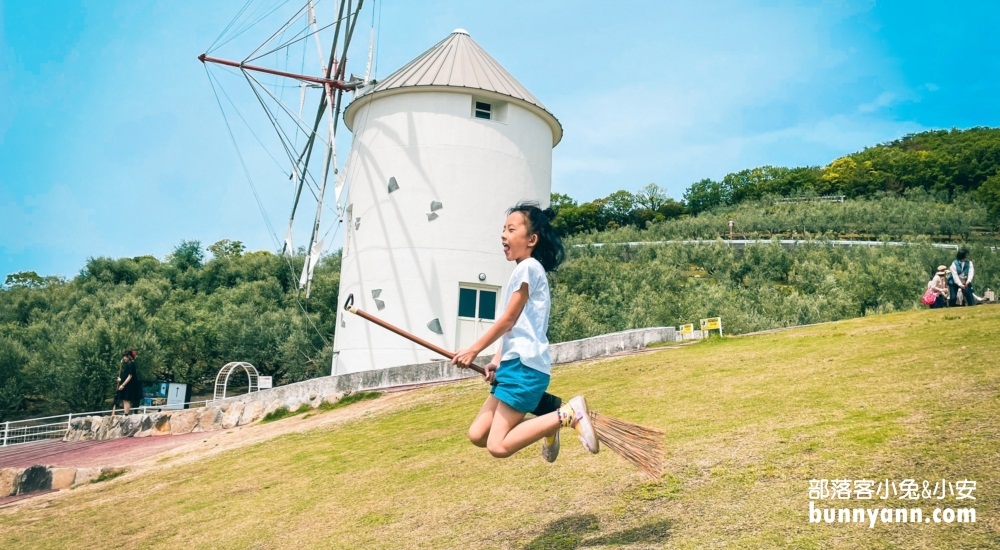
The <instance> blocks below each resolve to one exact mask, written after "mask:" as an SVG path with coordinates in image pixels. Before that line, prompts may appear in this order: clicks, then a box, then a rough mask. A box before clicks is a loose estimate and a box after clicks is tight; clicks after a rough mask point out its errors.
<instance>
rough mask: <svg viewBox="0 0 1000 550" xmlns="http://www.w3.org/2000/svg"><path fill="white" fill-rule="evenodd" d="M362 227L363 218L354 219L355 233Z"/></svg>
mask: <svg viewBox="0 0 1000 550" xmlns="http://www.w3.org/2000/svg"><path fill="white" fill-rule="evenodd" d="M359 227H361V218H354V229H355V231H356V230H357V229H358V228H359Z"/></svg>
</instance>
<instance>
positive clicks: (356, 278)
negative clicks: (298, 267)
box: [333, 91, 552, 374]
mask: <svg viewBox="0 0 1000 550" xmlns="http://www.w3.org/2000/svg"><path fill="white" fill-rule="evenodd" d="M472 102H473V96H472V95H470V94H467V93H448V92H440V91H437V92H433V91H432V92H410V93H398V94H393V95H387V96H385V97H376V98H374V99H372V100H371V101H370V102H369V103H367V104H366V105H364V106H362V107H361V108H360V110H359V111H358V112H357V114H356V115H355V117H354V119H353V120H354V122H355V128H354V130H355V131H356V134H355V135H354V138H353V145H352V148H351V153H350V155H349V158H348V169H349V178H350V188H349V191H348V203H349V204H350V205H351V212H352V219H351V220H347V221H345V223H346V224H347V231H346V232H345V239H346V242H345V247H344V250H345V253H344V258H343V260H342V267H341V285H340V296H341V300H343V299H344V298H346V297H347V295H348V294H350V293H353V294H354V296H355V300H356V301H357V302H356V303H357V304H358V305H359V307H361V309H364V310H365V311H368V312H369V313H371V314H373V315H376V316H378V317H379V318H381V319H384V320H385V321H387V322H390V323H392V324H394V325H396V326H398V327H400V328H402V329H404V330H408V331H410V332H413V333H414V334H416V335H418V336H421V337H422V338H425V339H427V340H429V341H431V342H433V343H435V344H438V345H440V346H441V347H444V348H445V349H451V350H453V349H456V348H457V347H458V344H459V341H458V335H459V329H460V327H459V318H458V306H459V287H460V286H462V285H466V286H469V285H472V286H475V285H481V286H484V287H494V288H502V286H503V285H504V284H505V283H506V281H507V278H508V277H509V276H510V272H511V271H512V270H513V267H514V266H513V264H511V263H510V262H507V261H506V259H505V258H504V257H503V250H502V248H501V246H500V229H501V227H502V224H503V221H504V218H505V215H506V214H505V212H506V210H507V209H508V208H510V207H511V206H513V205H514V204H516V203H517V202H520V201H524V200H533V201H537V202H539V203H541V204H542V205H543V206H546V205H547V204H548V200H549V195H550V192H551V170H552V131H551V129H550V126H549V125H548V123H546V122H545V121H544V120H542V119H541V118H539V117H538V116H537V115H536V114H534V113H533V112H531V111H529V110H527V109H524V108H521V107H520V106H519V105H517V104H516V103H513V102H512V103H510V104H508V105H506V107H505V117H504V120H503V121H494V120H481V119H477V118H474V117H473V114H472V105H473V103H472ZM362 121H364V122H363V123H362ZM390 178H395V181H396V183H397V185H398V188H397V189H396V190H395V191H392V192H389V180H390ZM432 203H439V204H440V206H439V207H438V206H437V205H432ZM435 208H436V209H435ZM480 274H484V275H485V280H480V277H479V276H480ZM375 289H381V296H380V297H379V299H380V300H381V301H382V302H383V309H381V310H380V309H378V308H377V306H376V303H375V302H374V300H373V299H372V294H371V292H372V290H375ZM497 307H498V308H500V307H501V306H499V305H498V306H497ZM433 319H438V320H439V324H440V325H441V333H440V334H436V333H434V332H431V331H430V330H429V329H428V328H427V323H428V322H430V321H432V320H433ZM340 321H341V322H338V324H337V332H336V336H335V341H334V347H335V349H336V350H337V351H338V354H337V355H336V356H335V357H336V358H335V360H334V367H333V373H334V374H344V373H350V372H361V371H366V370H373V369H382V368H389V367H394V366H400V365H407V364H414V363H422V362H427V361H430V360H432V359H433V358H435V357H436V355H435V354H434V353H433V352H430V351H427V350H424V349H423V348H421V347H420V346H418V345H416V344H412V343H410V342H409V341H407V340H405V339H403V338H401V337H399V336H398V335H395V334H392V333H391V332H389V331H387V330H385V329H383V328H382V327H378V326H376V325H373V324H372V323H369V322H368V321H365V320H364V319H361V318H360V317H356V316H352V315H350V314H347V315H346V316H345V315H342V318H341V320H340ZM481 326H482V324H480V327H481ZM464 333H465V334H468V330H466V331H464Z"/></svg>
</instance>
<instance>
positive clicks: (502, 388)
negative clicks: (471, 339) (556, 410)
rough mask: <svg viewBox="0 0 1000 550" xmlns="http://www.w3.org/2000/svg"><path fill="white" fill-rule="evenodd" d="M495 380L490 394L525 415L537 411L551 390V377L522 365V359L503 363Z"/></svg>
mask: <svg viewBox="0 0 1000 550" xmlns="http://www.w3.org/2000/svg"><path fill="white" fill-rule="evenodd" d="M494 380H495V383H494V384H493V385H492V386H491V387H490V393H492V394H493V396H494V397H496V398H497V399H499V400H500V401H503V402H504V403H506V404H507V405H509V406H510V408H512V409H514V410H515V411H517V412H523V413H525V414H527V413H529V412H531V411H533V410H535V407H537V406H538V402H539V401H541V400H542V395H543V394H544V393H545V390H547V389H549V375H547V374H545V373H544V372H541V371H537V370H535V369H533V368H531V367H526V366H524V365H522V364H521V360H520V359H508V360H507V361H501V362H500V368H498V369H497V372H496V376H495V378H494Z"/></svg>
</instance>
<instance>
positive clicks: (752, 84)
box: [0, 0, 1000, 283]
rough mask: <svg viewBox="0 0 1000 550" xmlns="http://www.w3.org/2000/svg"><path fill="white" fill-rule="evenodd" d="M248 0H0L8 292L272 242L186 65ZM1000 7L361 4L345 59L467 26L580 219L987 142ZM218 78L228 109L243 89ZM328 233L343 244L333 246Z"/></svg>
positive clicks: (270, 194)
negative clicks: (597, 211)
mask: <svg viewBox="0 0 1000 550" xmlns="http://www.w3.org/2000/svg"><path fill="white" fill-rule="evenodd" d="M272 3H273V4H281V2H279V1H274V2H272ZM243 5H244V2H243V1H242V0H240V1H232V2H227V1H212V2H203V1H202V2H195V1H191V0H174V1H165V0H164V1H151V2H111V1H105V0H92V1H90V0H58V1H56V2H32V1H29V0H23V1H6V2H3V3H2V4H0V283H2V281H3V278H4V277H6V275H7V274H9V273H15V272H20V271H35V272H37V273H39V274H41V275H56V276H62V277H67V278H71V277H74V276H76V275H77V274H78V273H79V271H80V270H81V269H82V268H83V267H84V265H85V263H86V261H87V259H88V258H90V257H100V256H106V257H112V258H120V257H130V256H140V255H147V254H149V255H153V256H156V257H158V258H160V259H164V258H165V257H166V256H167V255H168V254H169V253H170V252H171V251H172V250H173V249H174V248H175V247H176V246H177V245H178V244H180V243H181V242H182V241H185V240H197V241H200V242H201V243H202V244H203V245H205V246H207V245H209V244H212V243H214V242H216V241H218V240H221V239H232V240H239V241H242V242H243V243H244V244H245V245H246V247H247V248H248V249H250V250H272V251H274V250H276V248H277V247H279V246H280V238H281V237H282V236H283V233H284V229H283V226H284V224H285V223H286V218H287V216H288V212H289V211H290V208H291V198H290V192H289V184H288V182H287V179H286V180H285V181H281V180H282V178H281V177H280V174H279V177H273V176H272V175H269V174H267V172H268V171H269V170H271V171H274V168H273V167H271V168H268V167H267V166H266V164H273V162H271V163H264V162H259V160H260V159H259V158H258V157H259V156H260V155H258V154H256V151H255V145H254V144H253V140H254V138H253V137H252V136H251V135H250V134H249V133H248V131H247V130H245V129H239V128H237V129H236V130H235V135H236V137H235V142H236V144H235V146H234V139H231V138H230V135H229V130H228V129H227V123H226V119H224V118H223V115H222V111H221V110H220V107H219V104H218V103H217V99H216V91H215V90H214V89H213V85H212V82H211V81H210V79H209V76H208V74H209V73H207V72H206V69H205V68H204V67H203V66H202V64H201V63H200V62H198V60H197V59H196V57H197V56H198V55H199V54H201V53H202V52H204V51H206V50H207V49H208V48H209V47H210V46H211V45H212V44H213V42H214V41H215V40H216V38H217V37H218V36H219V35H220V33H222V31H223V29H225V28H226V26H227V25H228V24H229V22H230V21H231V20H232V19H233V18H234V17H235V16H236V15H237V13H238V12H239V10H240V8H241V7H242V6H243ZM297 5H298V0H294V1H290V2H287V3H286V5H285V6H284V11H285V12H288V11H289V9H291V10H292V11H294V9H297ZM998 6H1000V4H995V3H992V2H986V1H982V2H956V3H949V2H930V1H921V0H918V1H907V2H904V1H901V0H900V1H896V2H885V3H883V2H872V1H857V2H854V1H816V2H806V1H798V2H791V1H788V2H786V1H760V2H693V1H691V2H680V1H678V2H659V1H655V2H654V1H646V2H639V1H636V2H622V3H607V2H595V1H569V0H553V1H546V2H537V1H528V0H509V1H505V2H472V1H468V0H427V1H421V2H411V1H408V0H407V1H403V0H383V1H380V2H373V1H371V0H369V1H368V2H367V3H366V11H365V15H363V16H362V18H361V20H362V23H361V25H359V26H360V27H362V28H360V29H359V31H358V33H357V34H356V35H355V40H354V44H355V46H356V47H355V49H354V51H353V52H352V61H351V62H349V66H350V67H351V68H352V69H353V72H358V73H360V72H361V71H362V70H363V65H364V57H365V55H366V53H367V44H368V36H369V33H370V30H371V26H372V21H373V20H374V21H375V22H376V30H375V32H376V35H377V49H376V52H377V56H376V64H375V66H376V71H375V76H376V77H385V76H387V75H388V74H390V73H391V72H393V71H394V70H396V69H397V68H399V67H401V66H402V65H403V64H405V63H406V62H407V61H409V60H411V59H413V58H414V57H416V56H418V55H419V54H420V53H422V52H423V51H425V50H426V49H427V48H429V47H431V46H432V45H434V44H435V43H437V42H438V41H440V40H441V39H443V38H445V37H446V36H447V35H448V34H449V33H450V32H451V31H452V30H453V29H455V28H464V29H466V30H468V31H469V33H470V35H471V36H472V38H473V39H474V40H475V41H476V42H477V43H479V44H480V45H481V46H482V47H483V48H484V49H486V51H487V52H489V53H490V54H491V55H492V56H493V57H494V58H496V59H497V60H498V61H499V62H500V63H501V64H502V65H503V66H504V67H505V68H506V69H507V70H508V71H509V72H511V73H512V74H513V75H514V76H515V77H516V78H517V79H518V80H520V81H521V83H522V84H524V85H525V86H526V87H527V88H528V89H529V90H530V91H531V92H532V93H533V94H534V95H535V96H536V97H538V98H539V99H540V100H541V101H542V102H543V103H544V104H545V105H546V107H547V108H548V109H549V110H550V111H551V112H552V113H553V114H555V116H556V117H557V118H559V120H560V122H561V123H562V124H563V127H564V129H565V137H564V139H563V141H562V142H561V143H560V144H559V145H558V146H557V147H556V148H555V149H554V151H553V191H555V192H558V193H565V194H567V195H569V196H571V197H573V198H574V199H576V200H577V201H579V202H585V201H589V200H593V199H595V198H599V197H604V196H607V195H608V194H610V193H612V192H614V191H616V190H619V189H625V190H628V191H636V190H638V189H640V188H641V187H643V186H644V185H646V184H648V183H656V184H658V185H659V186H661V187H662V188H664V189H666V190H667V191H668V192H669V194H670V195H671V196H672V197H674V198H676V199H680V198H681V197H682V195H683V193H684V190H685V189H686V188H687V187H688V186H690V185H691V183H693V182H695V181H697V180H700V179H702V178H713V179H720V178H722V177H723V176H724V175H725V174H727V173H729V172H735V171H738V170H741V169H744V168H752V167H755V166H762V165H778V166H788V167H794V166H806V165H825V164H828V163H829V162H830V161H832V160H833V159H835V158H837V157H838V156H841V155H844V154H847V153H851V152H855V151H859V150H861V149H864V148H865V147H866V146H870V145H874V144H877V143H882V142H886V141H890V140H893V139H897V138H900V137H902V136H904V135H906V134H909V133H914V132H920V131H924V130H929V129H941V128H969V127H974V126H1000V107H998V101H997V98H998V97H1000V51H998V50H1000V48H998V46H997V45H996V41H995V39H994V38H992V37H993V35H994V34H995V29H993V28H992V25H993V23H994V22H995V21H997V20H998V19H1000V7H998ZM372 7H374V8H375V11H372ZM322 17H323V15H322V14H321V18H322ZM272 31H273V29H265V28H263V27H261V28H251V29H249V30H248V31H247V32H245V33H243V34H242V35H240V37H239V38H238V39H237V40H234V41H233V42H230V43H228V44H226V46H225V48H220V51H219V56H220V57H224V56H225V55H223V54H228V55H229V56H230V57H231V58H232V57H237V58H238V57H241V56H243V55H246V53H248V51H249V50H247V48H250V49H251V50H252V48H253V47H254V46H255V45H256V44H258V43H260V42H263V41H264V39H265V38H266V36H267V34H269V33H270V32H272ZM251 42H253V44H252V45H251ZM327 47H328V46H327ZM224 49H228V51H225V52H223V50H224ZM213 53H214V52H213ZM353 59H357V60H358V61H353ZM213 71H215V72H212V73H211V74H213V75H216V78H217V79H218V80H217V82H218V83H219V84H220V85H221V86H222V88H223V89H224V90H225V92H224V93H226V94H228V93H232V94H233V96H232V97H234V98H235V97H236V95H237V94H238V91H236V88H238V84H239V82H235V81H234V79H233V78H231V77H232V76H233V75H231V74H228V73H226V72H224V71H221V72H218V71H217V70H213ZM227 77H229V78H228V80H229V81H228V82H227V81H226V79H227ZM244 86H245V85H244ZM246 89H249V88H248V87H246ZM245 91H246V90H244V92H245ZM226 97H228V96H226ZM240 101H241V100H236V99H234V102H236V105H240V106H242V107H245V108H246V109H245V112H246V113H248V115H247V116H250V115H249V113H251V112H252V111H253V109H252V108H253V107H254V105H252V104H251V102H246V103H240ZM233 112H235V111H233ZM233 112H230V114H229V115H228V116H229V117H230V123H231V124H232V123H233V120H238V119H236V118H235V117H234V115H233ZM240 112H244V110H243V109H242V108H241V109H240ZM249 124H251V125H252V124H254V123H253V122H250V123H249ZM261 124H266V122H262V123H261ZM264 130H267V128H263V127H262V132H263V131H264ZM341 138H347V139H342V140H340V145H339V146H338V149H339V150H342V151H343V152H346V150H347V149H346V148H347V147H348V146H349V138H350V134H349V133H347V132H342V133H341ZM238 151H239V153H238ZM241 154H242V157H241ZM241 158H242V159H243V160H242V162H241ZM344 158H346V155H344V154H343V153H342V157H341V159H342V161H343V159H344ZM244 163H245V164H246V165H247V169H248V170H249V171H250V173H251V174H252V178H253V184H252V185H251V183H250V182H249V181H248V178H247V176H246V175H245V173H244V169H243V164H244ZM279 172H280V171H279ZM255 192H256V196H255ZM258 198H259V203H260V204H261V205H263V212H262V209H261V207H259V206H258ZM305 217H308V216H305ZM326 218H327V220H332V219H333V216H331V215H327V216H326ZM324 225H329V226H330V227H333V222H332V221H328V222H325V224H324ZM323 231H324V232H325V234H327V235H332V237H328V239H329V241H330V243H331V244H328V245H327V248H328V249H332V250H335V249H337V248H339V246H340V241H341V240H342V238H343V235H342V233H338V232H336V231H333V232H331V231H330V230H329V229H328V228H327V227H324V228H323ZM296 238H297V244H303V243H302V241H303V240H307V239H308V236H307V235H304V234H303V235H299V236H297V237H296Z"/></svg>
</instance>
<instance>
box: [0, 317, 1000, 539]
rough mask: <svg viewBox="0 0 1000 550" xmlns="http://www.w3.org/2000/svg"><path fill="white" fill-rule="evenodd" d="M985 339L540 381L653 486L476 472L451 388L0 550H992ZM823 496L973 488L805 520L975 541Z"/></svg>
mask: <svg viewBox="0 0 1000 550" xmlns="http://www.w3.org/2000/svg"><path fill="white" fill-rule="evenodd" d="M998 334H1000V307H994V306H981V307H977V308H963V309H958V310H954V309H953V310H934V311H915V312H906V313H896V314H889V315H879V316H869V317H865V318H861V319H854V320H849V321H843V322H838V323H830V324H824V325H817V326H811V327H804V328H799V329H793V330H787V331H781V332H777V333H772V334H762V335H755V336H748V337H742V338H726V339H714V340H710V341H708V342H704V343H700V344H697V345H694V346H689V347H685V348H681V349H669V350H663V351H659V352H656V353H647V354H642V355H638V356H632V357H626V358H621V359H614V360H605V361H599V362H588V363H580V364H574V365H567V366H562V367H559V368H557V369H556V370H555V374H554V380H553V385H552V390H553V391H554V392H555V393H557V394H559V395H563V396H566V397H569V396H571V395H573V394H576V393H581V392H582V393H585V394H586V395H587V396H588V399H589V400H590V401H591V405H592V406H593V407H594V408H595V409H597V410H599V411H601V412H604V413H607V414H610V415H613V416H618V417H622V418H627V419H630V420H634V421H637V422H641V423H644V424H649V425H653V426H658V427H661V428H663V429H664V430H665V431H666V433H667V436H666V437H667V450H668V457H667V467H666V471H665V473H664V475H663V477H662V478H661V479H660V480H659V481H657V482H650V481H649V480H647V479H645V478H643V477H642V476H641V475H640V474H639V473H638V472H636V471H635V470H633V469H631V468H630V466H629V465H627V464H626V463H625V462H624V461H623V460H621V459H619V458H618V457H616V456H614V455H612V454H610V453H603V452H602V453H601V454H599V455H597V456H592V455H589V454H586V453H585V452H584V451H583V450H582V449H581V448H580V447H579V445H578V444H577V443H575V441H573V440H572V439H573V438H571V437H566V438H565V439H564V443H563V451H562V454H561V455H560V457H559V460H558V461H557V462H556V463H555V464H551V465H550V464H547V463H545V462H544V461H543V460H542V459H541V457H540V456H539V454H538V447H537V446H533V447H530V448H528V449H526V450H525V451H523V452H521V453H519V454H517V455H515V456H514V457H512V458H510V459H507V460H495V459H492V458H490V457H489V456H488V455H487V454H486V452H485V451H483V450H481V449H477V448H474V447H473V446H471V445H470V444H468V442H467V441H466V440H465V429H466V427H467V424H468V422H469V421H471V419H472V417H473V415H474V414H475V412H476V410H477V409H478V406H479V404H480V403H481V400H482V399H483V397H484V393H485V390H486V387H485V385H484V384H483V383H482V382H480V381H466V382H461V383H456V384H451V385H446V386H438V387H432V388H425V389H421V390H417V391H414V392H411V393H410V394H409V395H408V397H407V398H406V399H398V398H393V399H391V400H390V401H392V403H391V406H385V407H381V408H380V407H374V406H372V404H374V403H378V402H379V401H381V399H380V400H376V401H373V402H368V403H366V404H364V406H366V407H369V408H368V409H366V411H367V412H366V413H365V414H361V415H359V414H356V413H350V409H351V408H352V407H353V406H352V407H348V408H347V409H344V410H339V411H331V412H327V413H323V414H324V415H339V414H348V415H350V417H349V418H347V419H346V420H345V421H343V422H336V423H332V422H331V423H329V424H325V425H322V426H319V427H317V428H315V429H313V430H310V431H306V432H302V433H294V434H288V435H284V436H280V437H277V438H274V439H269V440H264V441H256V442H254V443H252V444H251V445H248V446H245V447H242V448H238V449H232V450H228V451H224V452H221V453H216V454H214V455H212V456H207V457H205V458H204V459H202V460H199V461H197V462H188V461H178V463H177V464H176V465H171V463H170V461H169V459H165V463H164V464H163V466H164V467H163V468H157V469H152V470H149V471H147V472H135V473H132V474H126V475H125V476H122V477H120V478H118V479H114V480H111V481H108V482H104V483H101V484H97V485H92V486H87V487H84V488H81V489H78V490H76V491H74V492H73V493H72V494H69V495H66V496H64V497H61V498H57V499H51V500H39V501H38V502H35V503H28V504H25V505H22V506H19V507H16V508H10V509H3V510H0V547H4V548H19V547H27V546H29V545H30V546H32V547H39V548H93V547H95V546H96V545H99V544H101V543H104V542H110V541H113V542H114V544H115V546H119V547H144V548H145V547H149V548H178V547H185V548H209V547H211V548H302V547H306V548H578V547H622V548H651V547H652V548H657V547H671V548H672V547H681V548H702V547H707V546H720V545H733V546H737V547H746V548H763V547H796V548H820V547H823V548H826V547H837V548H872V547H897V546H900V547H940V548H958V547H966V548H968V547H978V548H987V547H1000V542H998V541H1000V519H998V510H1000V492H998V490H997V486H998V483H1000V479H998V478H1000V456H998V454H997V451H996V449H997V444H996V437H997V426H998V424H1000V422H998V421H1000V371H998V369H997V367H998V365H1000V360H998V359H997V357H998V356H1000V338H998V337H997V335H998ZM359 405H361V404H359ZM296 421H298V420H296V419H289V420H284V421H281V422H296ZM251 434H252V431H251ZM565 435H570V434H569V433H566V434H565ZM824 479H825V480H840V479H846V480H874V481H875V482H876V483H878V482H883V483H884V482H885V481H886V480H888V481H890V482H892V483H894V484H895V485H896V486H897V487H899V486H900V484H901V483H902V482H903V481H904V480H907V479H913V480H916V482H917V484H918V485H922V483H923V481H928V482H929V488H930V489H933V486H934V484H935V483H940V482H941V481H942V480H944V481H945V482H946V484H947V483H955V482H958V481H963V480H972V481H976V482H977V488H976V489H975V491H974V492H973V493H972V496H974V497H975V500H974V501H973V500H962V501H958V500H956V499H955V495H946V498H944V499H941V500H938V499H937V498H936V497H933V496H928V497H926V498H925V497H921V498H920V499H919V500H916V501H908V500H902V499H901V498H900V496H899V495H896V496H892V495H891V494H890V497H889V499H887V500H881V499H880V498H879V497H875V499H874V500H870V501H864V500H857V499H854V498H852V499H850V500H844V501H835V500H829V499H827V500H815V501H813V502H814V504H815V505H816V506H819V507H841V506H843V507H850V508H855V507H865V508H874V507H876V506H891V507H908V508H909V507H921V508H923V509H924V513H925V514H927V515H928V516H929V515H930V513H931V511H932V510H933V509H934V508H936V507H941V508H959V507H974V508H975V510H976V517H977V521H976V523H966V524H958V523H952V524H936V523H926V524H919V525H912V524H910V525H899V524H881V523H879V524H877V525H875V527H874V528H869V526H868V524H867V523H865V524H839V523H833V524H825V523H818V524H817V523H810V522H809V502H810V498H809V496H810V495H809V489H810V480H824ZM921 488H923V487H921Z"/></svg>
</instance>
